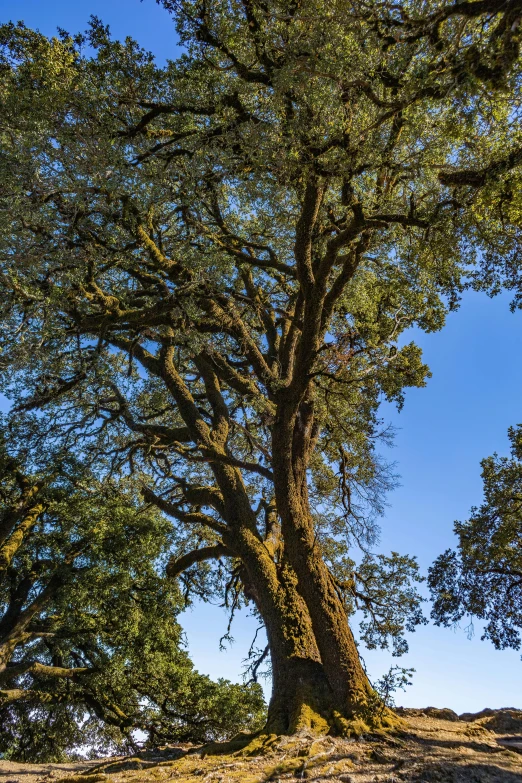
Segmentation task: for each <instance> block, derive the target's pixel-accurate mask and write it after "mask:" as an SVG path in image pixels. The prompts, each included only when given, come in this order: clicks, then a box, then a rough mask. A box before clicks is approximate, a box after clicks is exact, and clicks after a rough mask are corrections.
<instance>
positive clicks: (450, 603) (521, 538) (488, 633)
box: [429, 427, 522, 650]
mask: <svg viewBox="0 0 522 783" xmlns="http://www.w3.org/2000/svg"><path fill="white" fill-rule="evenodd" d="M521 436H522V433H521V429H520V427H518V428H514V429H510V431H509V437H510V440H511V444H512V456H511V458H509V457H499V456H498V455H497V454H494V455H493V456H492V457H487V458H486V459H484V460H483V461H482V480H483V483H484V502H483V504H482V505H481V506H479V507H478V508H472V509H471V516H470V518H469V519H468V520H466V521H465V522H455V534H456V535H457V537H458V545H457V550H456V551H452V550H451V549H447V550H446V552H444V554H442V555H440V556H439V557H438V558H437V560H436V561H435V563H434V564H433V566H432V567H431V569H430V572H429V586H430V589H431V592H432V596H433V599H434V607H433V612H432V616H433V618H434V620H435V622H436V623H437V625H446V626H447V625H451V624H454V623H458V622H459V621H460V620H461V619H462V618H463V617H464V616H465V615H469V616H470V617H471V618H472V617H477V618H478V619H480V620H484V621H485V628H484V633H483V636H482V638H483V639H490V640H491V641H492V642H493V644H494V645H495V647H496V648H497V649H498V650H503V649H505V648H506V647H513V648H514V649H515V650H518V649H520V643H521V639H520V631H521V629H522V461H521V460H522V449H521V446H522V437H521Z"/></svg>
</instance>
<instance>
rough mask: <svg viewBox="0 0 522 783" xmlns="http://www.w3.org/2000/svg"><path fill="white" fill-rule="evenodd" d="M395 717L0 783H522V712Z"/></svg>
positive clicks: (44, 770) (43, 768) (25, 774)
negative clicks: (390, 729)
mask: <svg viewBox="0 0 522 783" xmlns="http://www.w3.org/2000/svg"><path fill="white" fill-rule="evenodd" d="M399 714H400V715H401V716H402V718H403V721H404V724H403V728H402V729H401V730H400V731H398V732H395V733H393V734H387V735H386V734H381V735H371V736H370V735H367V736H365V737H360V738H358V739H340V738H335V737H319V738H318V737H314V736H313V735H312V734H311V733H309V732H302V733H301V734H299V735H296V736H292V737H276V736H272V737H269V738H266V737H265V738H264V741H263V742H262V743H261V742H260V741H253V742H251V743H250V744H249V745H247V747H246V748H244V749H243V750H241V751H236V752H232V751H231V748H230V747H227V746H203V747H195V746H194V747H187V746H183V747H182V746H179V747H167V748H163V749H161V750H158V751H154V752H152V751H151V752H148V753H143V754H141V755H140V756H137V757H134V758H113V759H104V760H98V761H86V762H79V763H70V764H41V765H33V764H16V763H13V762H7V761H0V783H55V782H56V781H60V783H102V781H104V782H105V783H164V782H165V783H167V781H168V783H171V781H172V783H269V781H274V783H278V782H279V781H280V782H281V783H282V782H283V781H285V782H288V783H297V782H298V781H303V780H307V781H314V782H315V783H334V782H335V781H339V782H340V783H402V782H403V781H404V782H405V783H431V781H433V782H434V783H435V782H437V783H522V711H519V710H514V709H512V710H497V711H493V710H486V711H483V712H482V713H478V714H477V715H474V716H473V715H469V714H467V715H464V716H461V718H460V719H459V717H458V716H457V715H456V714H455V713H453V712H452V711H451V710H444V711H441V710H436V709H435V708H427V709H425V710H399Z"/></svg>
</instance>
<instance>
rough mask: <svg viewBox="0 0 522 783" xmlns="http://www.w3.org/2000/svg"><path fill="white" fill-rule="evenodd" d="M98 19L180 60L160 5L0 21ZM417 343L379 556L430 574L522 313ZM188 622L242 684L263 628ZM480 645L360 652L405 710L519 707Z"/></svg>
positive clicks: (247, 621) (5, 10)
mask: <svg viewBox="0 0 522 783" xmlns="http://www.w3.org/2000/svg"><path fill="white" fill-rule="evenodd" d="M91 14H93V15H96V16H99V17H100V18H101V19H102V20H103V22H104V23H106V24H109V25H110V27H111V30H112V33H113V35H114V36H115V37H118V38H123V37H125V36H127V35H130V36H132V37H134V38H136V40H138V41H139V43H140V44H141V45H142V46H144V47H145V48H147V49H150V50H151V51H153V52H154V53H155V55H156V56H157V58H158V60H159V61H160V62H164V61H165V60H166V59H168V58H171V59H173V58H175V57H176V54H177V51H179V50H178V49H177V47H176V33H175V29H174V25H173V23H172V21H171V19H170V17H169V15H168V14H167V13H166V12H165V11H164V10H163V9H161V8H159V7H158V6H157V5H156V3H155V2H154V0H143V2H140V0H68V1H66V0H0V21H2V22H6V21H8V20H13V21H18V20H23V21H24V22H25V23H26V24H27V25H29V26H31V27H37V28H39V29H40V31H41V32H43V33H45V34H46V35H53V34H54V33H55V31H56V28H57V27H62V28H65V29H66V30H68V31H69V32H71V33H74V32H77V31H81V30H84V29H85V27H86V26H87V23H88V20H89V16H90V15H91ZM415 338H416V340H417V341H418V343H419V344H420V345H421V347H422V348H423V351H424V357H425V360H426V361H427V363H428V364H429V366H430V368H431V370H432V372H433V378H432V379H431V380H430V381H429V382H428V386H427V388H425V389H415V390H411V391H409V392H407V395H406V404H405V406H404V409H403V411H402V412H401V413H400V414H398V413H397V412H396V410H395V409H394V408H393V407H392V406H388V405H386V406H383V411H382V414H383V417H384V418H385V420H386V421H389V422H390V423H392V424H393V425H394V426H395V427H396V428H397V433H396V439H395V447H394V448H393V449H392V450H391V451H390V452H389V453H388V454H387V455H386V456H388V457H389V458H390V459H392V460H393V461H395V462H396V463H397V469H398V472H399V473H400V475H401V486H400V488H398V489H397V490H395V492H393V493H392V494H391V495H390V498H389V502H390V506H389V508H388V509H387V512H386V517H385V519H384V520H383V522H382V537H381V547H380V548H381V549H382V551H390V550H391V549H393V550H396V551H398V552H405V553H406V552H407V553H410V554H416V555H417V557H418V559H419V563H420V565H421V568H422V570H423V572H424V573H425V572H426V569H427V568H428V566H429V565H430V563H431V562H432V561H433V559H434V558H435V557H436V556H437V555H438V554H440V552H442V551H443V550H444V549H446V548H448V547H449V546H452V545H453V544H454V537H453V533H452V528H453V522H454V520H455V519H464V518H465V517H466V515H467V513H468V511H469V508H470V506H472V505H474V504H478V503H480V501H481V491H482V487H481V480H480V466H479V462H480V460H481V459H482V458H483V457H486V456H488V455H490V454H492V453H493V452H494V451H498V452H499V453H500V454H506V453H507V452H508V439H507V434H506V432H507V428H508V427H509V426H510V425H514V424H517V423H518V422H520V421H522V398H521V387H522V354H521V342H522V341H521V338H522V312H521V311H517V312H516V313H514V314H512V313H510V311H509V297H508V296H504V295H503V296H499V297H497V298H495V299H493V300H490V299H488V298H487V297H486V296H484V295H481V294H469V295H467V296H466V297H465V299H464V301H463V303H462V306H461V308H460V311H459V312H457V313H454V314H452V315H451V316H450V317H449V319H448V323H447V325H446V327H445V329H444V330H443V331H442V332H440V333H438V334H433V335H425V334H422V333H420V334H416V335H415ZM182 621H183V625H184V627H185V630H186V633H187V638H188V643H189V647H190V651H191V654H192V657H193V660H194V663H195V664H196V666H197V667H198V668H199V669H200V671H202V672H206V673H208V674H210V675H211V676H212V677H228V678H229V679H232V680H238V679H239V678H240V673H241V663H242V659H243V658H244V657H245V655H246V653H247V650H248V647H249V644H250V641H251V639H252V637H253V635H254V632H255V629H256V626H257V622H256V621H255V620H254V619H253V618H251V617H248V616H247V615H246V614H242V615H241V616H240V617H239V618H238V619H237V621H236V623H235V625H234V627H233V635H234V637H235V640H236V641H235V643H234V644H233V645H232V647H230V648H229V649H227V650H226V651H225V652H220V651H219V646H218V641H219V637H220V636H221V635H222V634H223V633H224V631H225V627H226V617H225V615H224V613H223V610H221V609H219V608H217V607H213V606H208V605H207V606H205V605H199V606H197V607H195V608H194V609H193V610H191V611H188V612H186V613H185V614H184V616H183V618H182ZM480 635H481V634H480V625H479V624H476V625H475V635H474V637H473V638H472V639H469V638H468V635H467V634H466V632H465V631H464V629H462V628H460V629H440V628H437V627H435V626H433V625H429V626H427V627H425V628H422V629H421V630H420V631H417V632H416V633H415V634H412V635H411V637H410V652H409V653H408V655H406V656H403V657H402V658H400V659H393V658H392V657H391V656H390V654H389V653H384V652H371V653H370V652H364V658H365V661H366V664H367V667H368V670H369V672H370V675H371V676H372V677H373V678H378V677H379V676H381V675H382V674H383V673H384V672H385V671H387V670H388V668H389V666H390V665H392V664H394V663H399V664H400V665H401V666H407V667H413V668H415V669H416V674H415V675H414V679H413V685H412V686H411V687H410V688H409V689H408V692H407V693H406V694H399V695H398V698H397V701H398V703H402V704H404V705H408V706H426V705H428V704H432V705H435V706H440V707H443V706H446V707H451V708H453V709H455V710H457V711H458V712H464V711H474V710H479V709H482V708H483V707H486V706H488V707H502V706H518V707H522V688H521V678H522V662H521V660H520V653H518V652H516V651H512V650H511V651H509V650H508V651H502V652H498V651H496V650H494V648H493V646H492V645H491V644H490V643H489V642H482V641H481V640H480Z"/></svg>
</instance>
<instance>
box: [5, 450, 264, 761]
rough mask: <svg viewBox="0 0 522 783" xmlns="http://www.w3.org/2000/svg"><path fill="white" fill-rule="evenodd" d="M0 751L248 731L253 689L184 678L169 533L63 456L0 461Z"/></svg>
mask: <svg viewBox="0 0 522 783" xmlns="http://www.w3.org/2000/svg"><path fill="white" fill-rule="evenodd" d="M0 477H1V489H0V725H1V726H2V732H1V734H0V754H3V755H5V756H7V757H8V758H13V759H16V760H23V761H46V760H62V759H64V758H65V757H67V755H70V754H71V752H74V749H75V748H76V747H78V746H80V745H83V746H85V745H87V746H89V747H90V748H91V752H92V753H93V754H94V755H97V754H100V753H107V752H114V751H120V752H121V751H123V752H125V751H128V750H131V749H132V750H134V749H135V748H136V730H140V731H141V732H144V733H145V736H146V740H145V741H146V742H147V743H148V744H158V743H159V742H165V741H169V740H170V741H172V740H193V741H206V740H212V739H223V738H226V737H228V736H230V735H231V734H233V733H236V732H237V731H238V730H239V729H240V728H244V727H245V726H246V727H247V728H251V729H252V728H257V727H258V726H260V725H261V724H262V720H263V718H264V702H263V698H262V694H261V689H260V688H259V686H257V685H249V686H242V685H233V684H231V683H229V682H227V681H225V680H220V681H219V682H218V683H214V682H212V681H211V680H210V679H209V678H208V677H206V676H203V675H200V674H198V673H197V672H195V671H194V670H193V667H192V664H191V662H190V660H189V658H188V655H187V652H186V651H185V650H184V649H183V644H182V636H181V634H182V632H181V628H180V626H179V624H178V623H177V620H176V616H177V614H178V613H179V611H180V610H181V608H182V607H183V600H182V598H181V595H180V593H179V590H178V589H177V587H176V583H175V581H174V580H169V579H166V578H164V577H162V576H160V575H159V574H160V573H163V571H164V561H165V559H166V558H167V557H168V556H169V553H170V549H171V546H172V536H171V530H172V529H171V525H170V523H169V522H168V521H167V520H166V519H165V517H163V516H162V515H161V514H160V513H159V512H158V511H157V510H151V509H148V508H144V507H143V504H142V503H140V501H139V495H137V494H136V493H135V492H134V488H133V486H132V485H131V484H129V483H128V482H125V481H120V482H118V483H116V482H110V481H108V480H106V481H103V482H100V481H99V480H97V478H96V477H95V476H94V475H92V474H91V473H89V472H88V471H86V470H85V469H84V468H82V466H81V465H78V464H77V463H75V462H74V461H73V460H71V459H68V460H61V461H60V460H52V464H51V465H50V466H49V467H48V468H47V469H46V470H45V471H38V472H33V473H30V472H29V471H28V470H27V469H25V467H24V466H23V465H21V464H20V461H18V460H16V459H14V458H13V457H11V456H10V455H9V453H8V450H7V448H6V447H5V445H3V448H2V449H1V452H0Z"/></svg>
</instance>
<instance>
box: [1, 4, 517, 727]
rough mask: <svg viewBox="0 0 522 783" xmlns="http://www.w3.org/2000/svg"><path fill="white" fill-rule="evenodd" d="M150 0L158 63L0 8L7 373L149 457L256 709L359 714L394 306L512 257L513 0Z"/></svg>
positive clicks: (399, 350) (441, 294) (419, 305)
mask: <svg viewBox="0 0 522 783" xmlns="http://www.w3.org/2000/svg"><path fill="white" fill-rule="evenodd" d="M164 5H165V6H166V7H168V8H171V9H172V11H173V13H174V14H175V17H176V20H177V24H178V31H179V34H180V36H181V40H182V43H183V44H184V45H185V47H186V54H185V55H184V56H183V57H182V58H181V59H180V60H179V61H178V62H176V63H169V64H168V65H167V66H166V67H165V68H157V67H156V66H155V65H154V62H153V60H152V57H151V56H150V55H148V54H147V53H145V52H143V51H141V50H140V49H139V48H138V47H137V46H136V44H134V43H133V42H132V41H127V42H125V43H124V44H119V43H114V42H112V41H111V40H110V38H109V36H108V33H107V31H106V30H105V29H104V28H103V26H102V25H101V24H100V23H98V22H96V21H95V23H94V24H93V27H92V29H91V32H90V33H89V36H88V42H89V43H90V44H91V45H92V46H93V47H94V48H95V49H96V56H95V57H94V58H92V59H89V58H86V57H84V56H81V55H80V51H79V47H80V46H81V44H82V43H85V41H84V40H83V39H81V38H76V39H74V40H73V39H71V38H70V37H68V36H67V35H66V34H63V36H62V39H61V40H53V41H48V40H47V39H45V38H43V37H42V36H39V35H37V34H35V33H32V32H30V31H28V30H26V29H25V28H23V27H22V28H20V27H18V28H13V27H6V28H4V29H3V32H2V40H3V41H4V43H5V46H4V54H3V87H2V90H3V99H4V107H5V112H4V121H3V122H4V124H3V130H2V133H3V139H2V141H3V146H4V156H3V158H2V161H1V165H2V189H3V191H2V192H3V194H4V202H3V203H4V209H3V211H2V214H1V220H2V242H3V250H2V264H3V267H2V269H3V278H2V281H3V283H2V284H3V287H4V291H5V298H4V302H5V304H4V309H3V319H4V325H5V329H4V334H5V338H4V344H3V356H4V362H5V367H6V370H8V371H9V375H6V391H8V393H10V394H11V395H12V396H13V398H14V399H15V400H16V404H17V405H18V410H19V411H20V412H22V411H24V410H25V411H28V410H29V409H30V408H32V407H39V408H42V409H45V416H44V417H43V418H42V420H41V421H42V425H41V426H42V432H45V437H47V438H49V437H53V438H60V439H61V441H62V442H63V443H65V444H67V446H68V447H69V448H75V449H80V450H83V451H85V452H88V453H89V454H91V456H92V459H96V460H100V459H103V460H105V464H106V465H108V466H109V467H110V468H111V469H113V470H118V469H121V468H122V466H124V465H125V466H129V467H130V469H131V470H133V471H137V470H141V471H143V473H144V474H146V475H147V477H148V478H147V480H146V482H145V487H144V490H143V491H144V495H145V497H146V499H147V500H148V501H149V502H150V503H151V504H155V505H156V506H157V507H159V508H160V509H162V510H163V511H164V512H166V513H168V514H169V515H170V516H171V517H172V518H173V519H174V520H176V523H177V528H176V530H177V535H178V542H179V544H180V545H181V547H182V549H181V552H180V555H181V556H180V557H177V558H176V559H175V560H174V561H173V562H172V563H171V565H170V568H169V572H170V573H171V575H173V576H174V575H177V574H179V573H183V572H185V571H186V570H187V569H203V572H202V573H203V576H202V577H201V578H202V579H203V582H201V581H200V582H199V584H200V585H201V588H200V589H201V591H202V592H203V594H205V595H209V591H212V589H216V590H217V591H218V592H221V593H222V592H223V591H224V592H225V595H227V596H230V595H231V593H232V595H233V596H234V597H233V599H232V604H233V605H235V603H237V601H238V600H241V595H243V596H244V597H245V598H246V599H247V600H250V601H252V602H253V603H254V604H255V607H256V609H257V612H258V613H259V615H260V618H261V619H262V622H263V624H264V626H265V628H266V632H267V636H268V642H269V649H270V656H271V664H272V672H273V682H274V691H273V697H272V701H271V704H270V709H269V723H268V727H269V729H270V730H273V731H284V732H288V731H293V730H295V729H296V728H298V727H300V726H303V725H308V726H313V727H315V728H318V729H332V728H335V729H337V730H343V731H349V730H361V728H362V727H363V726H364V725H367V723H368V722H372V721H374V722H378V721H379V720H380V718H379V715H380V712H381V711H380V710H375V709H374V708H375V695H374V693H373V692H372V689H371V687H370V685H369V683H368V681H367V678H366V675H365V673H364V671H363V668H362V666H361V664H360V661H359V655H358V651H357V647H356V645H355V642H354V638H353V636H352V632H351V630H350V627H349V625H348V623H347V621H346V615H347V610H348V612H350V611H351V610H352V609H353V607H354V605H355V602H356V601H357V602H358V604H359V606H361V607H362V608H363V610H365V611H366V612H367V615H368V622H369V625H368V626H367V627H368V635H369V636H368V638H369V641H370V643H372V644H375V643H385V644H386V643H388V640H389V638H390V636H391V637H392V639H396V640H397V642H398V646H397V651H400V650H402V649H403V647H404V643H403V642H402V641H401V638H402V633H403V630H404V629H405V628H410V629H411V628H412V627H413V626H414V625H415V623H417V622H419V621H420V614H419V610H418V597H417V596H416V593H415V591H414V590H413V588H412V587H411V584H410V580H411V578H412V577H413V578H415V576H416V565H415V562H414V561H413V560H412V559H411V558H409V557H402V558H401V557H399V556H398V555H392V556H391V558H389V559H386V558H381V559H375V557H373V556H372V554H371V549H372V546H373V544H374V542H375V526H374V521H375V514H376V513H378V512H379V510H380V508H381V504H382V492H383V491H384V490H385V489H386V488H387V487H388V486H389V483H390V477H389V475H387V473H386V470H385V469H384V468H383V466H382V465H381V464H380V463H379V460H378V459H377V457H376V453H375V442H376V439H377V438H378V434H379V431H380V426H379V422H378V418H377V411H378V405H379V402H380V400H381V399H382V398H383V397H385V398H387V399H389V400H396V401H397V402H398V403H399V404H401V403H402V400H403V392H404V389H405V388H407V387H408V386H421V385H423V383H424V382H425V378H426V376H427V372H428V371H427V368H426V367H425V366H424V365H423V364H422V361H421V358H420V352H419V350H418V348H417V347H416V346H415V345H413V344H408V345H404V344H402V343H400V342H399V340H400V338H401V335H402V334H403V333H404V331H405V330H406V329H407V328H408V327H410V326H413V325H417V326H419V327H421V328H423V329H425V330H428V331H430V330H436V329H439V328H440V327H441V326H442V325H443V322H444V316H445V313H446V311H447V309H448V307H452V306H454V305H455V304H456V300H457V298H458V293H459V291H460V290H461V289H462V287H463V286H464V285H465V284H467V283H468V282H471V281H472V280H473V270H474V264H475V262H476V261H477V257H478V258H483V259H485V264H484V266H483V267H482V270H481V274H482V277H480V276H477V283H478V284H480V285H491V283H490V282H488V275H487V272H488V270H489V269H491V268H493V267H494V268H495V269H498V263H497V262H498V258H499V254H501V255H502V256H503V257H504V258H506V257H508V256H509V258H511V261H512V263H513V265H516V259H517V257H518V256H517V253H518V223H517V221H519V217H520V208H519V207H520V204H519V190H516V188H515V187H514V185H515V184H516V181H517V177H518V176H519V168H518V167H519V162H520V159H521V152H520V150H521V147H520V139H519V123H518V120H519V85H520V80H519V42H518V38H519V28H520V24H519V21H520V13H521V7H520V3H519V2H513V1H511V2H508V3H505V2H502V3H501V2H496V1H493V0H492V1H491V2H487V1H486V2H480V3H463V4H461V3H457V4H451V3H446V2H443V3H440V2H429V3H428V2H427V3H424V4H422V6H419V4H418V3H407V2H402V3H399V4H394V5H390V4H388V3H386V2H383V3H371V4H366V3H364V2H354V3H352V4H347V3H344V2H343V3H333V4H332V3H329V4H323V3H320V2H315V1H314V2H312V0H309V1H308V0H307V2H301V3H295V2H293V1H292V2H290V0H288V1H287V0H285V1H284V2H280V3H276V4H275V5H274V4H270V6H269V7H268V6H267V5H266V4H265V3H262V2H256V1H253V2H252V1H251V0H244V1H243V2H237V3H233V4H227V3H224V2H221V1H220V2H217V1H216V2H204V3H193V2H179V3H177V2H176V3H174V2H172V3H171V2H165V3H164ZM480 254H482V255H480ZM498 274H503V273H502V272H499V273H498ZM477 275H478V272H477ZM44 422H45V426H44ZM20 427H21V432H22V434H23V427H24V418H23V417H21V420H20ZM357 547H360V549H362V551H363V552H364V553H365V555H364V557H363V564H362V565H361V567H359V566H357V567H356V566H355V562H356V561H357V560H358V558H357V556H356V554H355V552H356V550H357ZM223 560H224V561H225V562H226V563H227V565H226V568H227V569H228V571H229V573H230V578H227V577H226V576H224V575H223V571H222V570H221V568H220V566H219V565H218V566H217V568H216V569H212V567H210V570H209V569H208V568H207V567H206V566H204V565H202V564H205V563H212V562H215V561H217V562H218V564H219V563H220V562H221V561H223ZM191 574H192V571H191ZM198 579H199V577H196V576H194V577H192V576H191V577H190V580H189V581H192V583H194V580H195V581H196V584H198ZM186 583H187V584H188V583H189V582H186ZM388 588H391V590H390V589H388ZM372 714H373V717H372ZM361 718H364V720H365V721H366V724H363V723H361Z"/></svg>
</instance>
